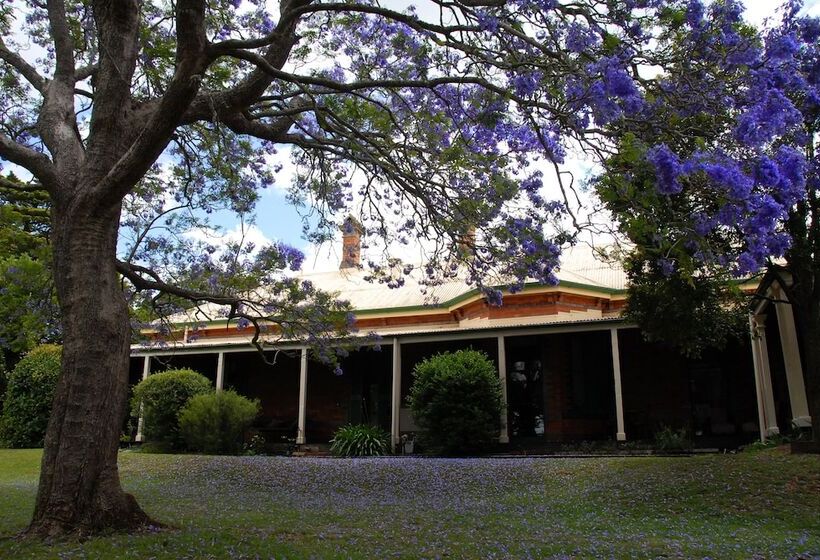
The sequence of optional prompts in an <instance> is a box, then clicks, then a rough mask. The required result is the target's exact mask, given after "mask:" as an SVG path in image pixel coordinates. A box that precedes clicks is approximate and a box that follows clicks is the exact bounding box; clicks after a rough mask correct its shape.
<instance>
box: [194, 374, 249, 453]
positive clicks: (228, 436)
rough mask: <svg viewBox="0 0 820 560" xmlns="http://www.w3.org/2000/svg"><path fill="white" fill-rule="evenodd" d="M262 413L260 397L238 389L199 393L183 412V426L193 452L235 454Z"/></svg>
mask: <svg viewBox="0 0 820 560" xmlns="http://www.w3.org/2000/svg"><path fill="white" fill-rule="evenodd" d="M258 414H259V401H258V400H253V401H252V400H250V399H247V398H245V397H243V396H242V395H239V394H237V393H235V392H234V391H230V390H228V391H221V392H218V393H208V394H204V395H196V396H195V397H193V398H192V399H191V400H190V401H188V404H186V405H185V407H184V408H183V409H182V410H181V411H180V412H179V429H180V432H181V434H182V437H183V439H184V440H185V443H186V444H187V445H188V449H190V450H191V451H201V452H203V453H211V454H234V455H235V454H237V453H239V451H240V450H241V449H242V434H243V433H244V431H245V430H246V429H248V427H249V426H250V425H251V423H252V422H253V421H254V419H255V418H256V416H257V415H258Z"/></svg>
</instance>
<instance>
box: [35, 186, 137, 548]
mask: <svg viewBox="0 0 820 560" xmlns="http://www.w3.org/2000/svg"><path fill="white" fill-rule="evenodd" d="M71 198H72V200H70V201H64V200H56V201H55V204H54V207H53V218H52V219H53V226H52V227H53V230H52V231H53V233H52V235H53V247H54V264H55V266H54V271H55V284H56V287H57V296H58V298H59V302H60V308H61V310H62V322H63V329H64V332H63V340H64V343H63V355H62V374H61V378H60V382H59V384H58V387H57V391H56V395H55V398H54V404H53V409H52V413H51V418H50V420H49V424H48V430H47V432H46V437H45V449H44V452H43V459H42V468H41V473H40V486H39V490H38V493H37V501H36V505H35V510H34V516H33V520H32V522H31V525H30V526H29V528H28V530H27V533H28V534H29V535H36V536H39V537H46V538H53V537H60V536H66V535H77V536H84V535H89V534H93V533H99V532H101V531H110V530H129V531H130V530H135V529H138V528H139V527H143V526H146V525H149V524H151V523H152V521H151V519H150V518H149V517H148V516H147V515H146V514H145V513H144V512H143V511H142V509H141V508H140V507H139V505H137V502H136V500H135V499H134V497H133V496H131V495H130V494H126V493H125V492H124V491H123V489H122V487H121V485H120V479H119V471H118V469H117V452H118V449H119V437H120V430H121V427H122V422H123V419H124V415H125V411H126V404H127V403H126V398H127V389H128V361H129V345H130V329H129V320H128V310H127V306H126V302H125V299H124V296H123V293H122V289H121V286H120V282H119V278H118V276H117V273H116V271H115V262H116V259H115V257H116V243H117V228H118V225H119V212H120V208H119V206H117V207H114V208H110V209H108V210H106V211H105V213H104V214H103V215H90V214H89V210H88V208H89V206H90V205H89V204H87V203H83V202H81V201H80V197H77V196H74V197H71Z"/></svg>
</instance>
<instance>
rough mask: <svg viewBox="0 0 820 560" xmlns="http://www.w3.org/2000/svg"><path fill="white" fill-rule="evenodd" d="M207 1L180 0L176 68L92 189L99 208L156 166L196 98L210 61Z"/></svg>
mask: <svg viewBox="0 0 820 560" xmlns="http://www.w3.org/2000/svg"><path fill="white" fill-rule="evenodd" d="M205 5H206V3H205V1H204V0H178V1H177V3H176V28H177V52H176V70H175V72H174V76H173V78H172V79H171V82H170V84H169V85H168V88H167V90H166V91H165V94H164V95H163V96H162V98H161V99H160V101H159V104H158V105H157V106H156V108H155V110H154V111H153V114H152V115H151V116H150V118H149V119H148V120H147V122H145V124H144V127H143V128H142V130H141V131H140V133H139V134H138V135H137V137H136V139H135V140H134V141H133V142H132V143H131V145H130V146H129V147H128V149H127V150H126V152H125V153H124V154H123V155H122V157H120V158H119V160H118V161H117V162H116V163H115V164H114V165H113V167H112V168H111V169H110V170H109V171H108V173H107V174H106V175H105V177H104V178H103V179H102V180H101V181H100V182H99V183H98V184H97V185H96V186H95V187H94V189H92V191H93V193H92V196H91V200H95V201H97V208H104V207H107V206H110V205H111V204H117V203H119V201H121V200H122V198H123V197H124V196H125V194H126V193H128V191H130V190H131V188H132V187H133V186H134V185H135V184H136V183H137V181H139V180H140V179H141V178H142V177H143V175H144V174H145V172H146V170H147V169H148V168H149V167H150V166H151V165H153V163H154V162H155V161H156V159H157V158H158V157H159V155H160V154H161V153H162V151H163V150H164V149H165V147H166V146H167V144H168V142H169V141H170V139H171V135H172V133H173V131H174V130H175V129H176V127H177V126H178V125H179V122H180V119H181V117H182V115H183V114H184V113H185V111H186V110H187V109H188V107H189V106H190V104H191V102H192V101H193V100H194V98H195V97H196V94H197V92H198V91H199V86H200V83H201V78H202V73H203V72H204V71H205V69H206V68H207V66H208V64H209V63H210V60H209V59H208V58H207V56H206V50H207V44H208V40H207V37H206V35H205Z"/></svg>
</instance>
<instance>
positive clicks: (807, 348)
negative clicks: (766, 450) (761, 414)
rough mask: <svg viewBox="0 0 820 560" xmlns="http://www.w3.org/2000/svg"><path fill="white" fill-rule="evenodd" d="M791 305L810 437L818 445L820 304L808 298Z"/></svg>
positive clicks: (819, 427) (819, 442) (819, 438)
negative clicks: (806, 401)
mask: <svg viewBox="0 0 820 560" xmlns="http://www.w3.org/2000/svg"><path fill="white" fill-rule="evenodd" d="M793 303H794V305H793V307H794V320H795V323H796V326H797V333H798V338H799V342H800V349H801V350H802V357H803V376H804V381H805V384H806V398H807V400H808V405H809V414H811V429H812V435H813V439H814V441H815V443H817V444H818V445H820V302H818V301H815V298H810V299H809V301H805V302H803V301H799V300H798V301H793Z"/></svg>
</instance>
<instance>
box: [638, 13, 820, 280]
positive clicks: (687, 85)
mask: <svg viewBox="0 0 820 560" xmlns="http://www.w3.org/2000/svg"><path fill="white" fill-rule="evenodd" d="M800 6H801V5H800V3H798V2H792V3H790V4H789V6H788V7H787V8H786V13H785V15H784V18H783V21H782V22H781V23H780V24H779V25H778V26H776V27H774V28H770V29H767V30H765V31H764V32H763V42H762V45H761V44H759V43H758V42H756V40H755V38H754V37H752V36H749V35H748V34H743V33H742V32H741V31H740V30H741V22H742V6H740V4H739V3H737V2H723V3H714V4H712V5H710V7H709V8H708V10H707V9H705V8H704V6H703V5H702V4H701V3H700V2H698V1H696V0H692V1H690V2H689V4H688V8H687V25H688V26H690V27H691V29H692V31H691V33H689V34H688V35H687V36H686V39H685V40H684V45H685V46H686V47H687V48H691V49H692V52H694V53H697V56H698V57H699V60H694V61H693V65H694V64H695V63H696V62H700V61H701V60H702V61H703V62H708V63H709V64H713V65H714V68H716V69H718V70H715V71H716V72H719V73H720V72H722V74H721V75H717V74H715V73H712V72H707V71H705V70H702V69H701V70H697V71H695V70H693V71H692V72H687V73H685V74H683V75H682V77H681V79H680V82H677V81H674V79H672V78H669V79H668V81H667V82H665V83H663V88H664V95H667V96H669V97H670V98H672V99H674V98H677V99H686V100H691V102H686V103H680V106H681V109H680V110H676V109H670V108H669V107H667V106H665V105H663V103H661V104H660V105H658V106H656V107H653V108H652V110H653V111H656V113H657V114H661V115H662V114H664V112H666V113H667V115H668V113H669V112H670V111H675V112H677V114H679V115H680V116H681V117H682V118H690V117H692V116H696V115H698V114H710V113H712V114H713V113H714V111H715V109H716V108H719V107H722V109H719V110H722V111H723V112H725V115H726V117H725V118H727V121H726V126H727V128H731V132H732V139H731V140H732V141H731V142H729V141H721V145H720V147H713V148H706V147H705V146H704V147H701V148H698V149H696V150H694V151H692V152H690V153H688V154H680V153H675V152H674V151H673V150H672V149H671V148H670V147H669V146H667V145H665V144H660V145H656V146H653V147H650V148H649V149H648V150H647V152H646V160H647V162H648V163H649V164H650V165H651V167H652V169H653V170H654V173H655V187H656V189H657V191H658V192H659V193H660V194H661V195H664V196H671V197H678V200H683V199H687V200H690V201H691V203H692V204H696V205H697V201H698V200H704V199H708V200H713V201H719V203H718V204H717V205H716V206H714V207H712V208H711V209H710V211H709V212H703V211H694V212H692V214H691V215H690V219H691V226H690V228H691V229H689V231H690V232H691V235H693V236H696V237H697V238H700V239H701V240H707V239H708V238H709V237H710V236H714V235H720V236H722V237H724V238H725V237H726V236H729V237H732V236H733V237H734V238H735V241H733V242H731V243H729V244H727V245H723V247H721V248H720V249H719V250H718V251H717V252H716V251H714V250H712V247H714V246H715V244H714V243H709V242H708V241H701V240H698V239H690V240H689V241H687V243H686V246H691V247H693V249H692V251H693V255H694V256H695V257H696V258H697V259H699V260H701V261H702V262H703V263H706V264H708V263H718V264H721V265H722V266H728V267H729V268H731V269H732V270H733V271H734V273H735V274H737V275H747V274H750V273H753V272H755V271H757V270H759V269H760V268H761V267H763V266H765V264H766V262H767V260H768V259H769V258H772V257H780V256H782V255H784V254H785V252H786V251H787V250H788V249H789V247H790V245H791V239H790V237H789V235H788V234H787V233H786V232H785V230H784V224H785V223H786V222H787V220H788V219H789V213H790V211H791V210H792V208H793V207H794V205H795V204H797V203H799V202H800V201H802V200H804V199H805V197H806V193H807V186H808V185H810V184H811V182H812V181H813V180H814V178H813V168H812V166H810V165H809V162H807V160H806V152H807V150H809V151H810V150H811V147H812V144H813V142H814V140H813V139H812V138H811V134H810V133H807V131H809V130H811V127H812V125H811V122H812V119H814V117H813V116H812V115H814V114H816V112H817V110H818V108H820V104H819V103H818V85H820V75H818V73H817V72H816V69H817V68H818V60H820V56H818V55H820V50H818V45H817V41H816V39H817V36H818V31H817V30H818V28H820V24H818V21H817V19H814V18H808V17H802V16H798V15H797V14H798V11H799V9H800ZM812 37H813V38H814V42H812V41H810V40H807V39H811V38H812ZM704 92H709V96H708V97H705V96H704ZM699 98H700V100H699ZM710 98H711V99H713V100H719V101H718V102H717V103H715V104H714V105H711V103H712V102H711V101H709V99H710ZM701 100H703V101H701ZM658 107H663V109H662V110H661V111H660V112H658ZM706 247H710V248H709V249H707V248H706Z"/></svg>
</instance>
